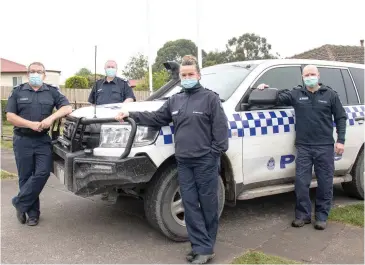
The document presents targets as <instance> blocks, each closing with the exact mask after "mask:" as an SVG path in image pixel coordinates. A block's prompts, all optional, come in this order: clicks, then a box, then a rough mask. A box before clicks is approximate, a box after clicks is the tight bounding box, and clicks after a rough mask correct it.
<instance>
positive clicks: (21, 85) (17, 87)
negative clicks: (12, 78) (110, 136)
mask: <svg viewBox="0 0 365 265" xmlns="http://www.w3.org/2000/svg"><path fill="white" fill-rule="evenodd" d="M24 85H25V83H23V84H20V85H18V86H15V87H13V90H16V89H21V88H22V87H23V86H24Z"/></svg>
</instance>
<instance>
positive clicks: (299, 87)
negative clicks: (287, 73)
mask: <svg viewBox="0 0 365 265" xmlns="http://www.w3.org/2000/svg"><path fill="white" fill-rule="evenodd" d="M297 89H303V86H302V85H297V86H296V87H294V88H293V90H297Z"/></svg>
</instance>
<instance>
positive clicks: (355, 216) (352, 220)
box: [328, 203, 364, 227]
mask: <svg viewBox="0 0 365 265" xmlns="http://www.w3.org/2000/svg"><path fill="white" fill-rule="evenodd" d="M328 220H331V221H336V222H341V223H347V224H350V225H355V226H359V227H364V203H357V204H351V205H346V206H337V207H335V208H333V209H332V210H331V212H330V215H329V217H328Z"/></svg>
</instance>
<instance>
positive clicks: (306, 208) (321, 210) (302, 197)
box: [295, 145, 335, 221]
mask: <svg viewBox="0 0 365 265" xmlns="http://www.w3.org/2000/svg"><path fill="white" fill-rule="evenodd" d="M297 152H298V154H297V159H296V178H295V195H296V206H295V217H296V218H297V219H302V220H310V219H311V212H312V203H311V200H310V197H309V186H310V183H311V180H312V169H313V166H314V173H315V175H316V177H317V181H318V187H317V190H316V201H315V218H316V220H318V221H327V218H328V214H329V211H330V209H331V204H332V197H333V175H334V168H335V165H334V163H335V162H334V146H333V145H320V146H311V145H297Z"/></svg>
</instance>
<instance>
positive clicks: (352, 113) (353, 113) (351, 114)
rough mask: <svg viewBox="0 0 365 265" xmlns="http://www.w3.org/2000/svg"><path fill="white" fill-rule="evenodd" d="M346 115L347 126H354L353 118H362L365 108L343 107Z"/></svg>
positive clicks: (359, 106) (360, 106)
mask: <svg viewBox="0 0 365 265" xmlns="http://www.w3.org/2000/svg"><path fill="white" fill-rule="evenodd" d="M344 108H345V111H346V114H347V121H346V122H347V126H354V125H356V123H357V122H356V121H355V118H357V117H364V112H365V106H362V105H358V106H349V107H347V106H346V107H344Z"/></svg>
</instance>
